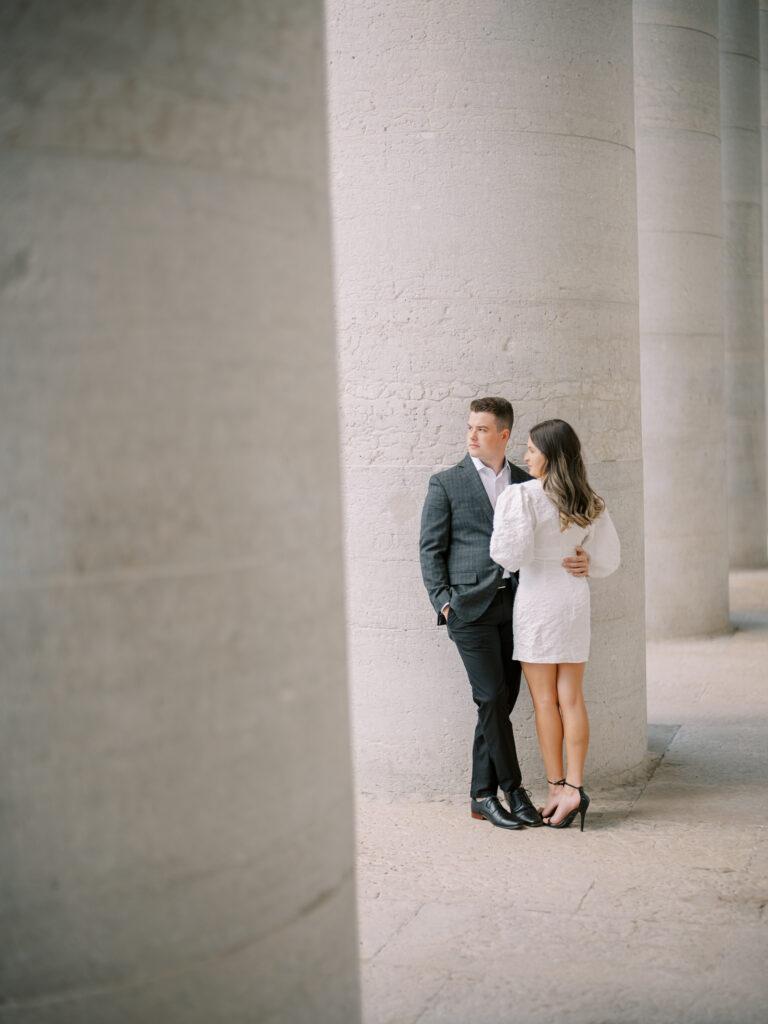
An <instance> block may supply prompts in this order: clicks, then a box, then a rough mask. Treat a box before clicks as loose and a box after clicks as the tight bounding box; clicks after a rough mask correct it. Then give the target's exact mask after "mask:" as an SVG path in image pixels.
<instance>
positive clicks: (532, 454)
mask: <svg viewBox="0 0 768 1024" xmlns="http://www.w3.org/2000/svg"><path fill="white" fill-rule="evenodd" d="M523 462H524V463H525V464H526V466H527V467H528V472H529V473H530V474H531V476H535V477H537V478H538V477H542V476H546V473H547V460H546V459H545V458H544V456H543V455H542V453H541V452H540V451H539V449H538V448H537V447H536V445H535V444H534V443H533V441H532V440H531V439H530V437H529V438H528V447H527V448H526V450H525V455H524V456H523Z"/></svg>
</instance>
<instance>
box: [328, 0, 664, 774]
mask: <svg viewBox="0 0 768 1024" xmlns="http://www.w3.org/2000/svg"><path fill="white" fill-rule="evenodd" d="M329 11H330V18H329V31H330V45H329V56H330V60H331V123H332V144H331V149H332V181H333V202H334V210H335V215H336V220H335V239H336V259H337V267H338V311H339V312H338V316H339V319H340V325H339V328H340V338H341V373H342V385H343V407H344V417H345V426H344V429H343V434H344V438H345V445H344V452H345V459H346V489H347V522H348V565H349V610H350V612H349V614H350V620H351V644H350V647H351V659H352V670H353V684H352V689H353V708H354V720H355V729H354V730H353V731H354V732H355V733H356V748H357V764H358V768H359V771H360V775H361V783H362V786H363V788H364V789H366V790H369V791H372V792H382V791H384V792H387V793H400V792H403V793H406V792H412V791H419V792H421V793H424V792H430V793H435V794H442V793H446V792H461V793H465V792H466V791H467V788H468V769H469V752H470V742H471V734H472V727H473V719H474V708H473V706H472V703H471V698H470V692H469V687H468V683H467V681H466V677H465V675H464V672H463V670H462V668H461V665H460V662H459V658H458V656H457V653H456V651H455V649H454V648H453V645H452V644H451V642H450V640H449V639H448V637H447V636H446V634H445V631H444V630H438V629H437V628H436V626H435V615H434V613H433V612H432V610H431V608H430V606H429V604H428V601H427V597H426V594H425V592H424V590H423V587H422V584H421V578H420V574H419V566H418V548H417V538H418V526H419V514H420V509H421V504H422V501H423V498H424V495H425V493H426V486H427V478H428V476H429V475H430V473H431V472H432V471H433V470H435V469H437V468H440V467H441V466H448V465H450V464H452V463H454V462H456V461H457V460H458V459H460V458H461V457H462V455H463V452H464V449H463V440H464V433H465V423H466V416H467V407H468V403H469V401H470V399H471V398H473V397H475V396H480V395H483V394H500V395H504V396H506V397H508V398H509V399H510V400H511V401H512V402H513V404H514V406H515V409H516V411H517V416H518V421H517V425H516V428H515V431H514V435H513V439H514V443H513V445H512V447H511V449H510V454H511V456H512V457H513V459H516V460H517V461H518V462H520V461H521V457H522V448H523V443H524V441H525V438H526V434H527V430H528V428H529V427H530V426H532V425H533V423H534V422H536V421H537V420H540V419H544V418H545V417H548V416H555V415H557V416H562V417H564V418H565V419H567V420H569V421H571V422H572V423H573V424H574V426H575V427H576V429H577V430H578V431H579V433H580V435H581V437H582V438H583V440H584V442H585V445H586V452H587V458H588V461H589V468H590V474H591V477H592V480H593V481H594V483H595V485H596V487H597V489H598V490H599V491H600V492H601V493H604V494H605V496H606V498H607V500H608V503H609V505H610V507H611V509H612V510H613V511H614V512H615V514H616V519H617V521H618V526H619V530H620V533H621V535H622V541H623V554H624V564H623V567H622V570H621V572H620V573H619V574H618V575H616V576H615V577H614V578H612V579H609V580H606V581H604V582H602V583H597V584H596V585H595V587H594V594H593V596H594V605H593V607H594V635H593V656H592V661H591V663H590V666H589V669H588V681H587V684H586V686H587V699H588V702H589V708H590V712H591V715H592V723H593V742H592V752H591V755H590V766H589V770H590V774H591V775H592V776H593V777H594V776H595V775H597V774H603V775H606V774H613V775H615V774H616V773H618V772H620V771H622V770H624V769H628V768H632V767H634V766H635V765H637V763H638V762H639V761H640V760H641V758H642V756H643V752H644V750H645V695H644V627H643V567H642V558H643V555H642V540H641V538H642V485H641V476H642V466H641V442H640V389H639V374H640V368H639V352H638V323H637V316H638V310H637V256H636V253H637V248H636V247H637V234H636V205H635V154H634V137H633V97H632V6H631V2H629V0H628V2H626V3H615V2H599V3H595V2H593V0H590V2H586V0H585V2H583V3H552V4H538V3H530V2H523V0H512V2H509V0H506V2H501V0H484V2H481V3H478V2H477V0H451V2H447V3H442V4H425V3H418V4H415V5H414V4H413V3H412V2H411V0H397V2H393V3H389V4H386V5H382V4H375V3H373V2H372V0H369V2H364V3H360V2H357V0H356V2H354V3H353V2H351V0H333V2H332V3H331V4H330V5H329ZM515 722H516V727H517V735H518V738H519V740H520V747H521V753H522V762H523V767H524V773H525V778H526V779H527V780H528V781H529V782H536V781H539V780H540V779H541V769H540V763H539V759H538V753H537V751H536V742H535V738H534V732H533V724H532V720H531V710H530V703H529V701H528V697H527V694H525V695H523V697H521V700H520V703H519V705H518V709H517V710H516V712H515Z"/></svg>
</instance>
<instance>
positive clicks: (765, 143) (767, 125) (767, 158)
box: [759, 0, 768, 501]
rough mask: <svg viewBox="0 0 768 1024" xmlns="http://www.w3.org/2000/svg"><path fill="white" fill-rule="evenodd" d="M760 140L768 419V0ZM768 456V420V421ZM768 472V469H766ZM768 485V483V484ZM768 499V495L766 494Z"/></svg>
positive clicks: (763, 15)
mask: <svg viewBox="0 0 768 1024" xmlns="http://www.w3.org/2000/svg"><path fill="white" fill-rule="evenodd" d="M759 17H760V141H761V151H762V161H761V163H762V167H761V170H762V179H763V189H762V197H761V198H762V201H763V209H762V214H763V334H764V336H765V346H766V347H765V401H766V413H767V415H766V420H768V280H766V279H767V278H768V0H760V14H759ZM766 441H767V450H766V456H767V457H768V422H767V423H766ZM766 472H767V473H768V470H766ZM766 486H768V484H767V485H766ZM766 500H767V501H768V495H767V496H766Z"/></svg>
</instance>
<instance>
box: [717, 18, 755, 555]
mask: <svg viewBox="0 0 768 1024" xmlns="http://www.w3.org/2000/svg"><path fill="white" fill-rule="evenodd" d="M720 98H721V134H722V175H723V329H724V334H725V364H726V407H727V414H728V457H727V461H728V495H729V501H728V516H729V534H730V556H731V564H732V565H733V566H734V567H749V566H759V565H765V563H766V532H767V527H766V464H765V458H766V438H765V340H764V337H763V262H762V261H763V251H762V210H761V200H762V169H761V143H760V63H759V16H758V6H757V0H720Z"/></svg>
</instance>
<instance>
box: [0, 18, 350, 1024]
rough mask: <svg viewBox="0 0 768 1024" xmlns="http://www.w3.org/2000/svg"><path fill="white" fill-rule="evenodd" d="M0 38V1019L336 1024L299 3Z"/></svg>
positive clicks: (85, 21) (329, 675)
mask: <svg viewBox="0 0 768 1024" xmlns="http://www.w3.org/2000/svg"><path fill="white" fill-rule="evenodd" d="M0 30H2V31H1V34H2V35H3V37H4V41H5V45H6V47H7V49H6V50H5V51H4V60H3V65H2V75H3V83H2V94H3V100H2V121H1V123H2V132H3V137H2V151H1V153H0V159H1V160H2V183H3V184H2V188H3V196H2V199H3V203H2V207H3V211H2V212H3V230H2V240H3V241H2V245H3V255H2V293H1V294H0V302H1V303H2V307H1V308H2V319H3V333H2V374H0V411H1V413H2V449H1V450H2V462H1V463H0V488H2V500H1V502H0V514H1V515H2V522H1V528H0V545H1V547H0V565H1V568H2V576H1V580H2V590H1V598H0V599H1V600H2V609H1V611H0V646H2V651H3V659H2V716H0V720H1V721H2V738H1V739H0V764H1V770H0V777H2V810H1V814H2V834H3V841H2V854H1V855H0V857H1V860H0V875H2V880H3V886H2V893H3V895H2V898H1V902H0V934H2V956H1V957H0V959H2V961H3V984H2V991H3V1002H2V1005H1V1006H0V1020H3V1021H13V1022H14V1024H15V1022H17V1021H19V1022H21V1021H30V1022H31V1021H34V1022H35V1024H37V1022H57V1024H58V1022H73V1024H74V1022H78V1024H83V1022H98V1024H102V1022H115V1024H118V1022H119V1024H125V1022H136V1024H159V1022H171V1024H173V1022H179V1024H198V1022H199V1024H212V1022H216V1021H221V1022H226V1024H233V1022H249V1024H250V1022H254V1021H265V1022H266V1021H270V1022H275V1024H279V1022H285V1024H296V1022H306V1024H318V1022H327V1024H338V1022H339V1021H345V1022H346V1021H353V1022H354V1021H355V1020H357V1019H358V1011H357V983H356V967H355V958H356V943H355V928H354V907H353V896H354V892H353V880H352V827H351V825H352V822H351V809H350V804H351V797H350V772H349V745H348V730H347V707H346V691H345V658H344V638H343V623H342V584H341V571H340V547H341V543H340V519H339V499H338V473H337V450H336V445H337V428H336V395H335V374H334V352H333V333H332V318H331V277H330V256H329V252H330V250H329V230H328V215H327V183H326V158H325V123H324V82H323V75H324V56H323V19H322V5H321V4H320V3H318V2H307V3H299V4H287V5H285V6H282V5H278V4H271V3H256V4H239V5H231V4H228V5H224V6H223V7H222V5H220V4H217V3H213V2H209V3H197V4H193V5H191V6H189V7H186V6H184V5H182V6H178V5H176V6H174V5H168V4H163V3H156V4H153V3H150V4H138V5H137V4H128V5H126V4H119V3H116V2H109V3H106V4H105V3H95V2H93V3H85V4H82V3H81V4H74V5H71V4H62V5H56V4H53V5H52V4H46V3H42V2H41V3H28V4H22V3H15V4H5V5H4V7H3V10H2V15H0Z"/></svg>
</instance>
